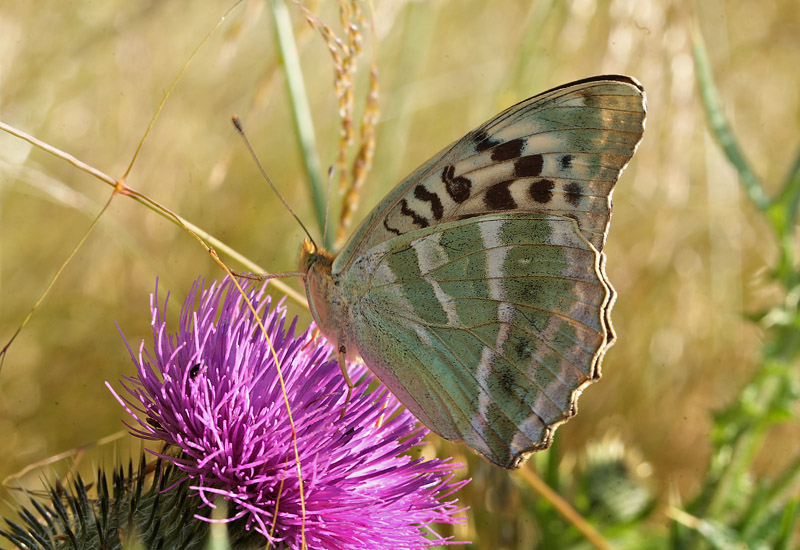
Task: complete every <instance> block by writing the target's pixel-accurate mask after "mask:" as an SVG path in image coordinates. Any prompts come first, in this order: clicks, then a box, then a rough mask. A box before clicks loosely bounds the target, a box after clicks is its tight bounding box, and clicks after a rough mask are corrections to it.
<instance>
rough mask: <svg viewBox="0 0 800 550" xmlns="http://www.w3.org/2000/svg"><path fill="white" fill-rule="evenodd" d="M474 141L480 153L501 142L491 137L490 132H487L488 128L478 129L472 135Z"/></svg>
mask: <svg viewBox="0 0 800 550" xmlns="http://www.w3.org/2000/svg"><path fill="white" fill-rule="evenodd" d="M472 142H473V143H474V144H475V150H476V151H477V152H479V153H480V152H481V151H486V150H487V149H491V148H492V147H494V146H495V145H499V144H500V143H501V142H500V141H495V140H493V139H491V138H490V137H489V134H487V133H486V130H478V131H477V132H475V133H474V134H473V135H472Z"/></svg>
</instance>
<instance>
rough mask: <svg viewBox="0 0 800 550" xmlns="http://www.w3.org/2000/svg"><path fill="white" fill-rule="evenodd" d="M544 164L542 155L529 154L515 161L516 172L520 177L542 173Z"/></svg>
mask: <svg viewBox="0 0 800 550" xmlns="http://www.w3.org/2000/svg"><path fill="white" fill-rule="evenodd" d="M543 166H544V159H543V158H542V155H528V156H527V157H520V158H519V159H517V161H516V162H515V163H514V173H515V174H516V175H517V177H520V178H532V177H536V176H538V175H540V174H541V173H542V167H543Z"/></svg>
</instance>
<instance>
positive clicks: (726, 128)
mask: <svg viewBox="0 0 800 550" xmlns="http://www.w3.org/2000/svg"><path fill="white" fill-rule="evenodd" d="M692 52H693V54H694V63H695V67H696V68H697V81H698V85H699V88H700V96H701V98H702V100H703V106H704V107H705V111H706V116H707V117H708V124H709V126H710V127H711V132H712V134H713V135H714V138H715V139H716V140H717V142H718V143H719V145H720V147H722V150H723V152H724V153H725V156H726V157H728V160H729V161H730V163H731V164H733V166H734V168H735V169H736V171H737V172H738V173H739V180H740V181H741V182H742V185H743V186H744V188H745V190H746V191H747V195H748V196H749V197H750V200H752V201H753V203H754V204H755V205H756V206H757V207H758V208H759V210H763V211H766V210H767V209H768V208H769V206H770V200H769V197H767V195H766V193H765V192H764V188H763V187H762V186H761V183H760V182H759V180H758V177H757V176H756V175H755V173H754V172H753V171H752V170H751V169H750V166H749V164H748V163H747V159H745V156H744V153H743V152H742V150H741V149H740V147H739V144H738V142H737V141H736V137H735V136H734V135H733V131H732V130H731V127H730V124H729V123H728V119H727V117H726V116H725V113H724V112H723V110H722V102H721V100H720V97H719V94H718V93H717V88H716V86H715V84H714V76H713V74H712V72H711V65H710V63H709V60H708V53H707V52H706V48H705V44H704V43H703V39H702V38H701V37H700V34H699V32H696V33H695V36H694V41H693V45H692Z"/></svg>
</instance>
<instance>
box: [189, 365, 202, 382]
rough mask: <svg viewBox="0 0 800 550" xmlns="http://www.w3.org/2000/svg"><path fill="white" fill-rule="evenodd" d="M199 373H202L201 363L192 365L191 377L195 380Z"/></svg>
mask: <svg viewBox="0 0 800 550" xmlns="http://www.w3.org/2000/svg"><path fill="white" fill-rule="evenodd" d="M198 374H200V363H197V364H195V365H192V368H190V369H189V378H191V379H192V380H194V379H195V378H197V375H198Z"/></svg>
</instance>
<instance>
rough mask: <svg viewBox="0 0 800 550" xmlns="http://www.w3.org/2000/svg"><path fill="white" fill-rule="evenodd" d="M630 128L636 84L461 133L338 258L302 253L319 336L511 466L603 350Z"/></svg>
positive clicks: (638, 125)
mask: <svg viewBox="0 0 800 550" xmlns="http://www.w3.org/2000/svg"><path fill="white" fill-rule="evenodd" d="M644 120H645V99H644V91H643V89H642V87H641V86H640V85H639V84H638V83H637V82H636V81H635V80H633V79H631V78H629V77H624V76H603V77H595V78H590V79H586V80H582V81H578V82H574V83H571V84H567V85H564V86H561V87H558V88H554V89H553V90H550V91H548V92H545V93H543V94H540V95H538V96H535V97H533V98H530V99H528V100H526V101H523V102H521V103H519V104H517V105H515V106H513V107H511V108H509V109H507V110H506V111H504V112H503V113H501V114H499V115H498V116H497V117H495V118H494V119H492V120H490V121H489V122H487V123H486V124H484V125H482V126H480V127H479V128H477V129H476V130H474V131H472V132H470V133H469V134H467V135H466V136H465V137H463V138H462V139H461V140H459V141H457V142H456V143H454V144H453V145H451V146H450V147H448V148H446V149H445V150H444V151H442V152H441V153H439V154H438V155H437V156H435V157H434V158H433V159H431V160H430V161H428V162H427V163H426V164H424V165H423V166H422V167H420V168H419V169H418V170H417V171H415V172H414V173H413V174H412V175H411V176H409V177H408V178H407V179H406V180H404V181H403V182H402V183H401V184H400V185H399V186H397V187H396V188H395V189H394V190H393V191H392V192H391V193H390V194H389V195H388V196H387V197H386V198H385V199H384V200H383V201H382V202H381V203H380V204H379V205H378V206H377V208H375V210H373V211H372V212H371V213H370V214H369V216H368V217H367V218H366V220H365V221H364V222H363V223H362V224H361V225H360V226H359V228H358V229H357V230H356V232H355V234H354V235H353V236H352V237H351V239H350V240H349V241H348V243H347V244H346V245H345V247H344V249H343V250H342V252H341V254H340V255H339V256H338V257H336V258H335V259H332V258H331V256H329V255H326V254H323V253H319V254H318V253H316V252H315V251H308V250H307V251H305V252H304V256H303V258H302V259H301V266H303V269H304V270H307V273H306V277H305V284H306V292H307V294H308V297H309V302H310V303H311V305H312V312H313V313H314V317H315V319H316V321H317V323H318V324H319V327H320V330H321V331H322V333H323V334H325V335H326V336H327V337H328V338H329V339H330V340H332V341H333V343H335V344H336V345H337V347H338V349H340V350H342V349H344V350H345V351H346V352H347V353H348V355H351V356H352V355H355V354H358V355H360V356H361V357H362V358H363V359H364V362H365V363H366V365H367V366H368V367H369V368H370V369H371V370H372V371H373V372H374V373H375V374H376V375H377V377H378V378H379V379H380V380H381V381H382V382H383V383H384V384H385V385H386V386H387V387H388V388H389V389H390V390H391V391H392V392H393V393H394V394H395V396H396V397H397V398H398V399H400V401H401V402H402V403H403V404H404V405H406V406H407V407H408V408H409V409H410V410H411V411H412V412H413V413H414V414H415V415H416V416H417V417H418V418H419V419H420V420H421V421H422V422H423V423H424V424H426V425H427V426H428V427H429V428H431V429H432V430H433V431H435V432H436V433H438V434H440V435H441V436H443V437H445V438H447V439H451V440H457V441H463V442H465V443H466V444H467V445H469V446H470V447H472V448H474V449H475V450H477V451H478V452H479V453H481V454H482V455H484V456H485V457H486V458H488V459H489V460H491V461H492V462H494V463H495V464H498V465H500V466H504V467H507V468H516V467H518V466H519V465H520V464H521V463H522V462H523V461H524V459H525V457H526V456H527V454H529V453H530V452H532V451H535V450H538V449H542V448H545V447H547V446H548V445H549V443H550V441H551V438H552V434H553V431H554V430H555V428H556V427H557V426H558V425H559V424H561V423H562V422H564V421H565V420H566V419H568V418H569V417H570V416H572V415H574V414H575V412H576V400H577V397H578V395H579V394H580V392H581V391H582V389H583V388H584V387H585V386H586V385H587V384H589V383H591V382H592V381H593V380H596V379H597V378H599V376H600V360H601V359H602V356H603V354H604V353H605V351H606V350H607V349H608V347H609V346H610V345H611V344H612V343H613V341H614V333H613V329H612V328H611V322H610V310H611V306H612V305H613V301H614V296H615V294H614V290H613V289H612V287H611V285H610V284H609V283H608V281H607V280H606V276H605V270H604V265H605V256H604V255H603V253H602V249H603V246H604V244H605V237H606V233H607V231H608V223H609V218H610V214H611V193H612V190H613V188H614V184H615V183H616V181H617V179H618V178H619V174H620V172H621V171H622V169H623V168H624V167H625V165H627V163H628V162H629V161H630V158H631V156H632V155H633V153H634V151H635V150H636V147H637V146H638V144H639V141H640V140H641V138H642V133H643V131H644Z"/></svg>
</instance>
